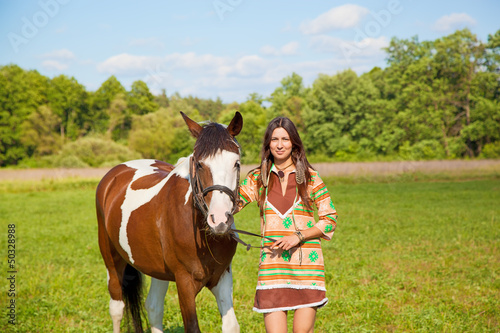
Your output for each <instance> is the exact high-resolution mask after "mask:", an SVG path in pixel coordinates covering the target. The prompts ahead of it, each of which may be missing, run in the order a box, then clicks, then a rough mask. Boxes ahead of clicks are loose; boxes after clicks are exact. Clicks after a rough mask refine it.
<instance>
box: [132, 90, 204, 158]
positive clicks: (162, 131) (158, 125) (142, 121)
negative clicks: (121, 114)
mask: <svg viewBox="0 0 500 333" xmlns="http://www.w3.org/2000/svg"><path fill="white" fill-rule="evenodd" d="M180 110H182V111H183V112H184V113H186V114H187V115H189V117H190V118H191V119H194V120H196V119H199V120H201V119H200V115H199V114H198V112H197V110H194V109H193V108H192V107H191V106H189V105H187V103H186V101H184V100H182V99H179V98H176V97H175V96H174V97H172V98H171V99H170V107H169V108H161V109H159V110H158V111H156V112H153V113H148V114H145V115H142V116H133V118H132V129H131V130H130V134H129V137H128V141H129V146H130V148H132V149H133V150H135V151H137V152H139V153H141V155H142V156H143V157H145V158H155V159H159V160H163V161H166V162H169V163H175V162H176V161H177V160H178V159H179V158H180V157H183V156H188V155H189V154H191V153H192V151H193V147H194V138H192V137H191V135H190V133H189V130H188V129H187V128H186V125H185V123H184V120H183V119H182V116H181V115H180V113H179V111H180Z"/></svg>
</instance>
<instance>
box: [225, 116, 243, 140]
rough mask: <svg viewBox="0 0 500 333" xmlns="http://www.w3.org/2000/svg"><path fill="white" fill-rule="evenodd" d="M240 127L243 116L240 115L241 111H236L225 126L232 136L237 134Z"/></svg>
mask: <svg viewBox="0 0 500 333" xmlns="http://www.w3.org/2000/svg"><path fill="white" fill-rule="evenodd" d="M242 127H243V117H242V116H241V113H239V112H238V111H236V114H235V115H234V117H233V120H231V122H230V123H229V126H228V127H227V131H228V132H229V134H231V135H232V136H237V135H238V134H239V133H240V131H241V128H242Z"/></svg>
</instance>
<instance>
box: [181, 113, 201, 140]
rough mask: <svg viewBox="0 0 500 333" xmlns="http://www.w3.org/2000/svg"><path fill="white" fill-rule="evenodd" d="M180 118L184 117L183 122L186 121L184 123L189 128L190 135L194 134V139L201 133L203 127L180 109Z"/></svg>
mask: <svg viewBox="0 0 500 333" xmlns="http://www.w3.org/2000/svg"><path fill="white" fill-rule="evenodd" d="M181 115H182V118H184V122H186V125H187V126H188V128H189V131H190V132H191V135H192V136H194V137H195V138H196V139H197V138H198V136H199V135H200V133H201V130H202V129H203V127H201V125H200V124H198V123H197V122H195V121H193V120H191V119H190V118H189V117H188V116H187V115H186V114H185V113H184V112H182V111H181Z"/></svg>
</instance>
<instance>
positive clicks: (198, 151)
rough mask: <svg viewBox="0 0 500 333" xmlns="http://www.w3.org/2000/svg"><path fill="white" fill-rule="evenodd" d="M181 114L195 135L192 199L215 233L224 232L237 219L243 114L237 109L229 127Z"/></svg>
mask: <svg viewBox="0 0 500 333" xmlns="http://www.w3.org/2000/svg"><path fill="white" fill-rule="evenodd" d="M181 114H182V117H183V118H184V121H185V122H186V124H187V126H188V127H189V131H190V132H191V134H192V135H193V136H194V137H195V138H196V144H195V146H194V152H193V155H192V157H191V161H190V182H191V189H192V195H193V201H194V202H195V204H196V206H197V207H198V208H199V209H200V210H201V211H202V212H203V214H204V216H205V219H206V223H207V225H208V226H209V228H210V230H211V231H212V233H214V234H216V235H221V234H225V233H227V232H228V231H229V230H230V229H231V225H232V224H233V222H234V218H233V213H234V211H235V209H236V206H237V203H238V201H239V199H238V185H239V182H240V179H239V178H240V146H239V144H238V142H237V141H236V139H235V136H236V135H238V133H240V131H241V128H242V127H243V118H242V117H241V114H240V113H239V112H236V114H235V115H234V117H233V119H232V120H231V122H230V124H229V125H228V126H227V128H226V127H225V126H223V125H221V124H217V123H209V124H207V125H205V126H203V127H202V126H201V125H199V124H198V123H196V122H194V121H193V120H191V119H190V118H189V117H188V116H186V115H185V114H184V113H182V112H181Z"/></svg>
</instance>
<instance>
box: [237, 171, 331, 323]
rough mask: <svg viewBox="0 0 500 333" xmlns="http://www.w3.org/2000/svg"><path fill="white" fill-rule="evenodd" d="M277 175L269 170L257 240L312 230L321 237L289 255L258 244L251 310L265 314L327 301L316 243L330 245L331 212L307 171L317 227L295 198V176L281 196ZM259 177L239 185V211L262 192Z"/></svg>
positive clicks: (317, 182) (252, 175)
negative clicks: (260, 246) (259, 247)
mask: <svg viewBox="0 0 500 333" xmlns="http://www.w3.org/2000/svg"><path fill="white" fill-rule="evenodd" d="M277 171H278V170H277V169H276V167H275V166H274V165H273V166H272V168H271V174H270V177H269V186H268V189H267V192H266V201H265V204H264V216H261V235H263V236H266V237H271V238H274V239H279V238H282V237H284V236H288V235H292V234H293V233H294V232H295V231H297V230H304V229H308V228H310V227H312V226H316V227H317V228H319V229H320V230H321V231H322V232H323V234H322V235H321V237H319V238H316V239H310V240H307V241H306V242H305V243H301V244H299V245H298V246H297V247H294V248H292V249H290V250H283V249H274V250H271V249H270V248H269V245H271V244H272V241H269V240H266V239H263V241H262V246H263V249H262V250H261V259H260V263H259V274H258V281H257V288H256V294H255V302H254V308H253V310H254V311H256V312H261V313H266V312H273V311H288V310H295V309H299V308H304V307H322V306H324V305H326V303H327V302H328V299H327V298H326V289H325V269H324V262H323V254H322V251H321V238H322V239H324V240H330V239H331V237H332V236H333V232H334V230H335V226H336V224H337V221H336V219H337V212H336V210H335V207H334V205H333V202H332V200H331V198H330V194H329V193H328V190H327V188H326V186H325V184H324V183H323V181H322V180H321V178H320V177H319V175H318V173H317V172H316V171H314V170H311V169H310V170H309V171H310V173H311V176H312V179H311V182H310V183H309V184H308V189H307V192H308V194H309V196H310V198H311V199H312V202H313V203H314V205H315V206H316V208H317V210H318V217H319V221H317V222H316V221H315V219H314V212H313V210H308V209H307V208H306V207H305V205H303V204H302V201H301V198H300V196H299V195H298V192H297V186H296V185H297V184H296V182H295V170H294V171H292V172H291V173H290V174H289V175H288V184H287V189H286V191H285V194H284V195H283V192H282V190H281V184H280V180H279V177H278V175H277ZM259 174H260V170H256V171H254V172H252V173H250V174H249V175H248V176H247V177H246V179H245V180H244V181H243V183H242V185H241V188H240V197H241V199H242V200H243V202H244V205H246V204H248V203H250V202H253V201H257V202H258V198H259V191H262V189H260V190H259V189H258V188H257V178H258V176H259Z"/></svg>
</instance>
